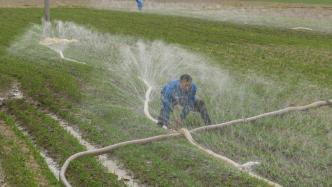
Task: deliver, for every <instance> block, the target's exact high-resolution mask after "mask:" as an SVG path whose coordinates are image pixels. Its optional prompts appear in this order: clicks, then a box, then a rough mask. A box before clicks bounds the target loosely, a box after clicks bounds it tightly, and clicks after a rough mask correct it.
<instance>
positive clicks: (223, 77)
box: [9, 21, 331, 183]
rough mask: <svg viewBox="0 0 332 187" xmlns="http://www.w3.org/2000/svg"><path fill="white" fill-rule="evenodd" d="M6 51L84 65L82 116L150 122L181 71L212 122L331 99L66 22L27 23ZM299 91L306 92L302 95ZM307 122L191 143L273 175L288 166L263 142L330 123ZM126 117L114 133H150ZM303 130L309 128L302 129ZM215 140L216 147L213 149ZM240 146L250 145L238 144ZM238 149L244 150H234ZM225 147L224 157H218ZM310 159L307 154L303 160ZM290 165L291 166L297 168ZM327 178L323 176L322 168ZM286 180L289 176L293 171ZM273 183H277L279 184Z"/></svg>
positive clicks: (294, 119)
mask: <svg viewBox="0 0 332 187" xmlns="http://www.w3.org/2000/svg"><path fill="white" fill-rule="evenodd" d="M47 41H52V42H47ZM69 41H71V42H69ZM40 44H42V45H40ZM50 49H51V50H50ZM9 51H10V52H11V53H13V54H15V55H18V56H19V55H23V56H24V57H25V58H26V59H32V60H35V59H47V61H45V63H47V62H49V61H50V62H59V60H61V61H63V62H64V63H76V62H75V61H77V62H85V64H80V65H82V66H90V67H93V73H92V77H91V79H93V80H94V82H93V83H94V84H93V85H89V86H87V87H84V88H83V90H82V91H83V93H84V95H85V99H84V100H83V101H82V103H81V106H80V107H81V108H82V111H84V112H87V113H90V114H91V113H95V114H97V115H98V116H100V115H105V116H107V115H108V114H109V113H108V112H109V110H110V108H114V107H116V108H121V109H123V110H125V111H130V113H132V114H135V115H137V116H145V115H146V116H147V117H148V118H149V119H150V120H151V121H153V122H156V120H155V119H156V117H157V116H158V115H159V110H160V91H161V88H162V86H163V85H165V84H166V83H167V82H168V81H170V80H173V79H178V78H179V76H180V75H181V74H183V73H188V74H190V75H191V76H192V77H193V81H194V82H195V83H196V85H197V86H198V96H199V97H200V98H201V99H203V100H204V101H205V103H206V105H207V108H208V110H209V112H210V115H211V118H212V120H213V123H220V122H222V121H228V120H232V119H237V118H242V117H246V116H252V115H256V114H259V113H264V112H266V111H273V110H275V109H276V108H281V107H282V106H287V105H290V104H291V103H294V102H295V103H302V102H303V101H307V100H316V99H314V98H317V96H318V97H322V98H324V97H326V96H328V95H330V94H331V91H329V90H327V89H326V90H322V89H321V88H319V87H315V86H314V85H310V86H308V85H309V84H310V83H309V84H308V82H306V81H305V80H304V81H303V82H299V83H298V84H296V85H291V86H287V85H284V84H279V83H276V82H274V81H272V80H267V79H264V78H262V77H259V76H257V75H254V74H251V75H248V76H243V77H241V78H238V79H237V78H235V77H232V76H231V75H229V73H227V72H226V71H224V70H222V69H220V68H219V67H217V66H215V65H212V63H211V61H212V60H210V59H209V58H207V57H206V56H203V55H200V54H194V53H192V52H191V51H189V50H186V49H184V48H183V47H181V46H178V45H172V44H166V43H164V42H162V41H145V40H142V39H136V38H133V37H126V36H118V35H111V34H100V33H98V32H96V31H93V30H91V29H87V28H85V27H83V26H79V25H77V24H74V23H71V22H61V21H57V22H55V23H54V25H42V26H41V25H34V26H33V27H32V28H31V29H30V30H29V31H28V32H27V33H26V34H25V35H24V36H23V37H22V38H21V39H20V40H19V41H18V42H16V43H14V44H13V45H12V46H11V48H10V49H9ZM57 51H61V53H62V54H63V55H62V56H64V57H66V58H70V59H72V60H66V59H64V58H62V57H61V53H59V52H57ZM59 54H60V55H59ZM87 84H88V83H87ZM284 93H291V94H284ZM303 93H307V94H305V95H303ZM303 103H304V102H303ZM148 111H150V112H148ZM174 115H179V112H178V111H174ZM83 116H84V115H83ZM307 116H309V117H307ZM307 116H304V115H301V114H292V115H290V116H288V117H285V118H282V119H278V120H276V119H273V120H274V121H271V120H270V119H266V120H265V121H264V123H266V124H268V125H267V126H263V125H262V128H257V127H235V128H230V129H227V128H226V129H225V130H223V131H221V132H220V131H218V132H207V133H203V134H200V135H195V136H197V137H195V139H197V140H199V142H200V143H202V144H204V146H205V147H208V148H210V149H212V150H214V151H215V152H218V153H222V154H224V155H228V156H229V157H231V158H234V159H235V160H240V161H241V162H244V161H248V160H257V162H249V163H248V165H247V166H248V167H250V166H252V165H255V164H257V163H258V161H259V162H260V163H262V164H261V166H256V169H257V170H258V172H259V173H262V174H264V173H267V171H269V167H266V166H267V165H268V166H270V165H272V168H274V169H276V168H279V167H274V166H273V164H275V165H282V167H286V168H287V167H288V165H287V166H286V165H285V164H284V162H285V159H284V157H282V156H280V155H281V153H282V150H278V151H277V153H276V154H275V155H273V156H271V155H265V154H266V152H269V151H266V150H265V149H270V148H266V146H267V147H269V146H270V147H271V146H272V147H278V144H277V145H275V144H271V143H270V142H284V141H283V140H282V138H284V139H285V140H286V141H287V140H288V138H289V137H290V136H289V135H287V134H288V133H291V134H294V133H296V132H297V131H296V128H295V127H294V126H291V124H294V123H296V124H297V123H303V122H305V124H307V125H309V124H311V123H314V124H316V123H318V124H320V125H321V126H324V128H329V127H328V123H327V121H328V120H331V119H330V118H331V116H328V115H327V113H324V112H322V113H311V114H308V115H307ZM126 118H127V119H128V120H130V124H127V123H126V124H121V126H117V128H119V129H125V130H126V133H127V134H128V136H135V137H139V136H144V135H140V134H137V133H135V132H136V131H135V129H137V128H151V127H148V126H144V125H142V124H141V123H139V121H138V119H137V118H136V117H135V116H134V115H127V116H126ZM318 121H320V122H318ZM170 123H171V124H172V123H174V117H171V120H170ZM278 123H280V124H288V126H287V128H286V129H290V131H288V130H287V133H286V132H284V130H285V129H283V128H282V127H281V126H280V125H279V126H278V125H276V127H274V126H272V127H271V126H269V125H272V124H273V125H274V124H278ZM152 124H153V123H152ZM152 124H149V125H152ZM201 124H203V122H202V121H201V119H200V117H199V115H198V114H195V113H191V114H190V115H189V116H188V118H187V120H186V121H185V123H184V124H183V125H184V126H186V127H188V128H192V127H196V126H200V125H201ZM91 125H92V124H91ZM316 126H317V125H316ZM96 128H97V129H102V130H103V131H106V132H111V131H110V130H108V129H107V127H106V126H96ZM271 128H272V130H271ZM306 128H309V127H308V126H306ZM282 129H283V130H282ZM292 129H293V130H292ZM285 131H286V130H285ZM225 133H226V134H225ZM265 134H272V135H271V136H269V139H271V138H272V140H269V141H268V142H267V145H265V144H264V145H261V144H262V142H263V141H262V139H264V138H267V137H266V136H265ZM280 137H282V138H280ZM239 138H241V141H239ZM221 141H222V142H223V144H220V142H221ZM304 141H306V142H310V143H308V144H306V145H309V147H310V148H311V146H314V145H315V146H317V145H316V144H317V142H315V141H313V142H312V141H311V140H310V139H309V138H305V139H304ZM248 142H251V144H246V143H248ZM243 144H245V146H242V145H243ZM279 144H280V143H279ZM221 145H222V146H221ZM252 146H254V147H255V149H262V150H261V152H255V151H253V150H255V149H251V148H250V147H252ZM318 147H319V146H318ZM225 149H227V150H228V151H227V152H226V151H225ZM304 149H307V148H304ZM317 151H318V150H317ZM263 153H264V154H263ZM261 155H264V156H261ZM321 156H322V158H321V159H322V160H324V159H326V158H328V156H329V154H323V155H321ZM312 158H313V157H311V156H308V158H307V159H309V160H310V159H312ZM286 160H287V159H286ZM287 163H288V161H287ZM310 164H311V166H310V167H315V163H314V162H310ZM283 165H285V166H283ZM292 166H293V167H294V168H296V167H297V165H292ZM296 171H299V170H296ZM276 172H277V173H278V172H279V174H280V175H278V176H277V178H278V180H280V181H283V180H284V179H283V178H282V176H281V173H282V172H283V170H278V169H277V170H276ZM299 172H301V171H299ZM324 172H325V171H324ZM327 173H329V172H328V169H327V170H326V174H327ZM321 174H322V173H321V172H320V175H321ZM289 175H290V176H292V175H294V173H290V174H289ZM322 175H325V174H324V173H323V174H322ZM325 176H327V175H325ZM267 177H269V176H267ZM278 180H277V182H279V181H278ZM286 180H287V179H286ZM317 180H318V179H317ZM311 182H315V181H311ZM318 182H319V180H318ZM316 183H317V181H316Z"/></svg>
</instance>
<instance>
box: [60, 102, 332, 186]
mask: <svg viewBox="0 0 332 187" xmlns="http://www.w3.org/2000/svg"><path fill="white" fill-rule="evenodd" d="M331 105H332V99H330V100H327V101H317V102H314V103H311V104H309V105H305V106H297V107H287V108H285V109H281V110H277V111H273V112H268V113H264V114H260V115H257V116H253V117H249V118H243V119H237V120H233V121H229V122H225V123H221V124H216V125H208V126H203V127H199V128H196V129H192V130H190V131H188V130H183V129H182V130H181V131H180V132H175V133H171V134H165V135H159V136H153V137H149V138H144V139H137V140H131V141H125V142H121V143H117V144H113V145H110V146H107V147H104V148H101V149H96V150H91V151H84V152H79V153H76V154H74V155H72V156H70V157H69V158H68V159H67V160H66V161H65V163H64V165H63V166H62V168H61V171H60V180H61V182H62V183H63V184H64V185H65V186H66V187H71V185H70V183H69V182H68V180H67V179H66V176H65V173H66V170H67V168H68V166H69V163H70V162H71V161H73V160H75V159H77V158H80V157H83V156H88V155H91V156H92V155H101V154H105V153H109V152H111V151H112V150H115V149H117V148H120V147H124V146H127V145H133V144H146V143H150V142H155V141H160V140H165V139H169V138H174V137H180V136H182V135H184V136H185V137H186V138H187V140H188V141H189V142H190V143H192V144H193V145H195V146H196V147H198V148H199V149H200V150H202V151H204V152H206V153H208V154H210V155H212V156H213V157H215V158H217V159H221V160H223V161H225V162H227V163H229V164H231V165H232V166H234V167H235V168H237V169H240V170H241V171H244V172H247V173H248V174H249V175H250V176H252V177H255V178H257V179H259V180H263V181H265V182H267V183H268V184H269V185H271V186H280V185H279V184H276V183H274V182H272V181H269V180H267V179H264V178H262V177H260V176H258V175H256V174H253V173H252V172H251V171H249V170H245V169H243V167H242V166H243V165H241V164H238V163H236V162H234V161H232V160H231V159H229V158H227V157H224V156H220V155H218V154H216V153H212V151H210V150H208V149H205V148H202V147H201V146H199V145H198V144H197V143H196V144H195V142H194V141H193V139H192V137H191V135H190V133H193V132H199V131H204V130H212V129H217V128H222V127H224V126H229V125H235V124H240V123H246V122H252V121H255V120H257V119H260V118H264V117H268V116H279V115H283V114H286V113H289V112H292V111H304V110H309V109H313V108H318V107H322V106H331ZM189 135H190V136H189ZM190 137H191V138H190Z"/></svg>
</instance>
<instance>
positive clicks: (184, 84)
mask: <svg viewBox="0 0 332 187" xmlns="http://www.w3.org/2000/svg"><path fill="white" fill-rule="evenodd" d="M191 82H192V78H191V76H190V75H188V74H183V75H181V77H180V87H181V90H183V91H186V92H187V91H189V90H190V89H191Z"/></svg>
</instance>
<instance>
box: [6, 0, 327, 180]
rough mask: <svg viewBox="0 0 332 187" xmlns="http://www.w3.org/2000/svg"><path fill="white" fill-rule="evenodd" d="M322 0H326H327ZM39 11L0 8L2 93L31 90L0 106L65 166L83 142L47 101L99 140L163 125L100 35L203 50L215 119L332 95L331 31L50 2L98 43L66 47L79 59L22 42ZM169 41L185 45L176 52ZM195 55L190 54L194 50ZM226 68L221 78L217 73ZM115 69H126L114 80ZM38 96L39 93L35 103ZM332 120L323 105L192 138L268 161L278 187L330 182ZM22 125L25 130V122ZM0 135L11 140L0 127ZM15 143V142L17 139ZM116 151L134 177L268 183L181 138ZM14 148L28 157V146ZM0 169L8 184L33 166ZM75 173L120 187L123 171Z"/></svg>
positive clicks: (76, 166)
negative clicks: (145, 107)
mask: <svg viewBox="0 0 332 187" xmlns="http://www.w3.org/2000/svg"><path fill="white" fill-rule="evenodd" d="M287 2H289V1H287ZM301 2H303V1H301ZM306 2H307V1H306ZM308 3H311V1H308ZM315 3H330V2H329V1H328V0H326V1H323V0H322V1H319V2H318V1H317V2H316V1H315ZM42 13H43V10H42V9H39V8H24V9H23V8H0V25H1V29H0V96H1V94H2V93H5V91H6V90H9V89H10V85H11V84H12V83H13V81H18V82H19V83H20V85H21V89H22V90H23V92H24V95H25V97H26V98H24V99H20V100H10V101H6V102H5V104H4V106H2V107H1V108H2V112H1V113H0V119H1V120H2V121H4V124H8V125H10V126H11V128H14V126H15V125H14V123H18V124H20V125H21V126H23V127H24V129H26V130H27V131H28V132H29V134H30V136H31V137H32V138H33V140H34V143H35V144H36V148H34V147H33V146H32V145H30V144H31V143H29V147H30V148H29V149H31V150H33V151H35V152H36V150H35V149H43V150H47V152H48V153H49V155H50V156H51V157H52V158H53V159H54V160H55V161H56V162H58V163H59V165H60V166H61V165H62V164H63V163H64V161H65V159H66V158H68V157H69V156H70V155H72V154H74V153H76V152H79V151H82V150H84V148H83V146H82V145H80V144H79V142H78V141H77V140H76V139H75V138H73V137H72V136H70V134H68V133H67V132H66V131H65V130H64V129H62V128H61V127H60V126H58V124H57V122H56V121H54V120H53V119H51V118H50V117H49V116H48V115H47V114H46V113H45V110H48V111H52V112H53V113H55V114H57V115H58V116H60V117H61V118H63V119H65V120H66V121H68V122H69V123H70V125H72V126H73V127H75V128H78V129H79V130H80V132H81V133H82V136H83V137H84V138H85V139H86V140H88V141H89V142H92V143H93V144H96V145H99V146H107V145H110V144H114V143H118V142H122V141H127V140H133V139H137V138H145V137H149V136H154V135H159V134H164V133H166V132H165V131H164V130H163V129H161V128H159V127H158V126H157V125H155V124H154V123H153V122H151V121H150V120H149V119H147V118H146V117H145V116H144V114H143V112H142V111H141V110H142V108H140V107H139V106H136V105H139V104H142V103H141V101H140V100H139V98H138V99H137V98H133V96H132V95H131V94H130V93H127V92H126V93H125V92H123V90H125V91H126V90H128V88H127V87H130V85H131V84H134V83H136V82H137V81H138V79H137V78H136V79H125V78H127V77H128V75H127V74H129V73H131V71H128V72H126V71H124V72H121V73H122V74H117V73H109V71H108V70H106V68H105V67H104V66H102V65H101V64H98V63H99V60H105V59H104V58H102V57H101V56H100V55H99V54H108V53H109V54H113V53H115V50H116V49H115V48H112V47H110V48H106V49H105V51H102V52H100V51H101V50H104V48H102V47H103V46H99V44H103V45H105V46H107V42H108V41H110V42H114V43H116V42H118V43H116V44H119V45H121V44H125V45H128V44H132V43H134V44H135V43H136V42H137V43H138V44H137V46H140V45H145V46H147V47H146V48H145V50H149V49H150V47H151V46H159V47H160V46H161V47H160V48H161V49H165V51H162V50H161V51H160V53H158V54H160V55H162V54H163V53H166V52H167V50H171V52H169V51H168V52H169V53H167V54H171V53H176V55H180V56H181V54H182V52H186V54H187V53H188V54H195V55H199V56H202V59H207V60H206V62H204V63H203V62H202V64H204V67H205V66H208V67H209V68H210V69H208V70H211V74H212V73H216V75H209V72H205V73H206V74H204V75H206V76H207V77H206V78H205V79H204V78H200V79H199V78H198V76H197V80H198V79H199V80H205V81H206V84H207V85H212V86H204V82H202V81H198V84H199V85H198V87H199V88H200V87H201V88H202V89H201V90H200V89H198V93H200V94H201V95H200V96H202V97H203V98H204V99H205V100H206V103H207V106H208V108H209V110H210V111H211V117H212V120H213V122H214V123H221V122H226V121H230V120H233V119H238V118H242V117H249V116H253V115H257V114H260V113H264V112H269V111H273V110H278V109H281V108H284V107H287V106H290V105H304V104H309V103H311V102H314V101H317V100H327V99H331V97H332V45H331V44H332V35H330V34H323V33H318V32H306V31H292V30H286V29H276V28H268V27H259V26H244V25H237V24H231V23H224V22H216V21H206V20H200V19H193V18H184V17H177V16H165V15H157V14H142V13H137V12H136V13H135V12H121V11H111V10H96V9H88V8H53V9H52V20H54V21H55V20H60V21H62V23H68V22H70V23H72V24H75V27H74V26H72V27H74V28H77V30H79V33H80V34H82V35H83V33H85V34H86V33H88V34H90V35H88V36H90V37H91V38H92V36H93V37H96V40H98V41H100V43H97V44H93V45H92V47H91V46H88V47H86V46H83V47H82V48H79V49H82V50H78V49H75V48H68V49H67V51H65V52H67V53H65V55H67V54H68V55H72V56H70V57H77V59H80V60H82V61H84V62H87V64H80V63H73V62H70V61H66V60H64V59H61V58H60V57H58V56H57V54H56V53H55V52H54V51H52V50H50V49H48V48H46V47H44V48H43V47H41V46H40V45H38V43H35V44H31V43H27V42H25V39H26V40H27V41H30V40H31V41H33V40H34V38H29V37H28V38H25V39H24V36H26V33H29V31H31V30H33V31H34V29H35V30H37V31H38V32H41V31H40V30H41V26H40V25H41V15H42ZM36 25H37V26H36ZM64 25H65V24H64ZM68 27H69V26H68ZM81 27H82V28H84V29H82V28H81ZM64 28H65V26H64ZM59 30H60V31H61V29H59ZM86 30H88V31H86ZM37 31H36V33H38V32H37ZM60 31H59V32H60ZM95 33H96V34H95ZM28 36H30V35H28ZM33 37H34V35H33ZM80 37H82V36H80ZM84 37H85V36H84ZM84 37H82V38H83V39H84ZM22 38H23V39H22ZM37 38H38V37H37ZM87 38H89V37H87ZM105 38H106V39H105ZM108 38H110V39H109V40H108ZM83 39H82V40H83ZM85 39H86V38H85ZM104 39H105V40H104ZM87 40H88V39H87ZM22 41H23V42H22ZM105 41H106V42H105ZM154 41H162V44H159V43H157V44H151V46H150V43H149V42H154ZM142 43H143V44H142ZM134 44H133V45H134ZM13 46H14V47H13ZM20 46H22V47H21V48H20ZM165 46H166V47H165ZM174 46H176V47H174ZM173 48H175V49H177V50H174V51H172V49H173ZM179 49H181V50H179ZM83 50H85V51H83ZM35 51H37V52H38V53H36V52H35ZM94 51H95V52H94ZM94 53H95V55H94ZM116 55H117V54H115V57H118V56H116ZM188 56H189V57H186V56H184V57H183V58H185V59H192V58H194V57H192V56H190V55H188ZM107 57H112V59H111V60H109V59H107V60H109V61H116V58H115V57H114V59H113V56H107ZM119 58H120V57H119ZM165 58H166V60H165V61H162V62H164V63H167V61H171V60H172V58H171V57H169V59H167V55H165ZM105 61H106V60H105ZM198 61H199V60H198ZM175 63H176V62H175ZM187 63H188V64H189V63H190V62H187ZM161 64H162V63H161ZM166 65H167V64H165V66H166ZM110 68H111V69H112V68H113V69H115V68H117V66H116V65H112V66H110ZM212 69H213V70H212ZM182 70H183V71H185V68H184V69H181V71H182ZM201 71H203V70H201ZM133 72H134V71H133ZM220 72H222V73H221V74H222V75H223V76H219V74H218V75H217V73H220ZM157 76H158V75H157ZM160 76H162V75H160ZM119 77H120V78H122V77H125V78H124V79H119V80H117V78H119ZM129 77H130V76H129ZM220 77H227V78H225V80H226V81H225V84H222V86H221V88H220V90H221V91H222V93H216V92H217V91H219V89H215V88H216V87H213V84H215V83H218V81H221V80H214V79H217V78H220ZM161 79H162V78H161ZM163 79H164V78H163ZM194 80H195V77H194ZM125 81H127V82H125ZM138 85H142V84H138ZM142 87H143V86H142ZM161 87H162V85H158V86H157V89H156V90H155V93H154V94H155V95H154V96H155V98H154V100H153V101H152V108H153V110H154V113H153V114H154V115H156V114H157V112H155V111H158V110H159V107H160V106H159V98H158V97H159V95H158V94H159V89H160V88H161ZM209 88H211V89H210V90H209ZM214 89H215V90H214ZM143 96H144V95H143ZM143 96H142V97H143ZM216 98H218V99H216ZM30 100H34V101H37V102H38V103H39V105H37V106H36V105H34V104H33V103H31V102H30ZM216 103H217V104H218V106H215V104H216ZM331 120H332V109H331V108H329V107H324V108H320V109H315V110H312V111H305V112H295V113H291V114H289V115H288V114H286V115H284V116H282V117H270V118H266V119H262V120H258V121H257V122H253V123H248V124H240V125H238V126H234V127H232V126H229V127H226V128H223V129H221V130H216V131H211V132H204V133H195V134H193V137H194V138H195V139H196V140H197V142H198V143H200V144H201V145H204V146H205V147H207V148H209V149H211V150H213V151H214V152H216V153H219V154H222V155H225V156H227V157H229V158H231V159H233V160H235V161H237V162H239V163H245V162H247V161H259V162H260V163H261V164H260V165H258V166H256V167H255V168H254V171H255V172H256V173H257V174H259V175H260V176H263V177H265V178H267V179H269V180H272V181H274V182H277V183H279V184H281V185H282V186H331V185H332V169H331V168H332V167H331V166H332V125H331V123H330V121H331ZM198 121H199V120H198V119H197V115H191V116H189V118H188V119H187V120H186V121H185V123H184V124H183V125H184V126H185V127H187V128H194V127H198V126H200V123H198ZM16 131H17V132H16ZM15 132H16V133H17V134H18V133H19V131H18V130H15ZM20 136H22V135H20ZM22 137H23V136H22ZM2 139H4V137H3V136H1V134H0V140H2ZM22 139H24V138H22ZM7 144H9V143H8V142H5V141H1V143H0V151H1V153H0V156H2V155H5V157H4V159H3V157H1V158H0V163H1V162H2V160H4V161H7V160H9V161H10V159H13V160H15V159H16V158H14V157H11V156H10V155H9V154H4V153H3V152H4V151H3V150H5V148H4V147H5V146H6V145H7ZM13 147H14V148H15V150H16V149H18V148H17V146H16V145H14V146H13ZM35 152H34V153H33V154H32V155H35V156H34V157H36V160H38V163H39V164H40V167H42V168H44V170H42V172H41V173H42V174H43V176H44V178H45V180H46V181H48V184H50V185H53V186H57V185H60V183H59V182H56V181H55V179H54V178H53V176H51V174H50V173H49V171H47V170H46V169H45V167H46V166H45V163H43V161H42V159H41V158H39V157H38V155H37V153H35ZM112 155H113V156H115V157H116V158H117V159H118V160H120V161H121V163H123V165H124V167H125V168H127V169H129V170H131V171H132V172H133V173H134V176H135V178H137V179H138V180H139V181H141V182H142V183H144V184H147V185H149V186H267V184H265V183H264V182H262V181H259V180H257V179H254V178H252V177H250V176H249V175H247V174H246V173H244V172H239V171H237V170H236V169H234V168H232V167H231V166H229V165H227V164H225V163H223V162H221V161H219V160H216V159H214V158H212V157H210V156H208V155H206V154H204V153H203V152H200V151H199V150H197V149H196V148H195V147H192V146H191V145H190V144H189V143H188V142H186V141H185V140H184V139H181V138H178V139H172V140H167V141H162V142H156V143H151V144H146V145H139V146H128V147H124V148H120V149H118V150H116V151H114V152H112ZM17 157H18V159H20V157H21V155H18V156H17ZM12 162H13V163H14V164H15V166H17V168H18V169H20V168H24V167H25V166H24V163H23V162H20V161H17V159H16V160H15V161H12ZM0 166H2V167H3V170H4V173H5V174H6V175H8V177H7V182H8V183H9V184H11V185H12V186H16V185H17V181H15V177H13V176H15V175H21V176H22V177H19V181H23V182H24V181H26V180H28V179H29V178H33V177H34V176H35V175H36V174H35V173H34V172H33V171H29V169H27V168H25V169H23V170H20V171H19V172H17V171H15V170H13V169H12V168H10V167H9V166H8V164H7V165H4V164H1V165H0ZM13 167H14V166H13ZM23 176H27V178H24V177H23ZM67 176H68V178H69V181H70V182H71V183H72V184H73V185H74V186H123V185H124V184H123V182H121V181H117V180H116V176H115V175H113V174H110V173H107V172H105V169H104V168H102V166H101V165H100V163H99V162H97V161H96V159H94V158H84V159H79V160H77V161H75V162H73V163H72V164H71V165H70V168H69V170H68V172H67ZM35 178H36V177H35ZM36 183H38V181H32V182H29V183H27V185H29V186H36Z"/></svg>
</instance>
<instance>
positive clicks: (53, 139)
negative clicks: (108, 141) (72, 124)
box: [6, 100, 123, 186]
mask: <svg viewBox="0 0 332 187" xmlns="http://www.w3.org/2000/svg"><path fill="white" fill-rule="evenodd" d="M6 106H7V107H8V110H9V111H8V112H9V113H10V114H11V115H14V116H15V117H16V120H17V121H19V122H20V123H22V126H23V128H25V129H26V130H27V132H28V133H29V134H30V135H31V136H32V137H33V139H34V141H35V143H36V145H37V146H38V147H41V148H42V149H44V150H47V151H48V154H49V155H50V156H51V157H52V158H53V159H54V160H55V161H56V162H57V163H60V165H62V164H63V163H64V162H65V160H66V159H67V158H68V157H69V156H71V155H72V154H74V153H77V152H81V151H84V150H85V149H84V148H83V146H82V145H80V143H79V142H78V140H76V139H75V138H74V137H72V136H71V135H70V134H69V133H67V132H66V131H65V130H64V129H63V128H62V127H60V126H59V124H57V122H56V121H54V120H53V119H52V118H51V117H49V116H46V115H45V114H43V113H42V112H40V111H38V110H37V109H36V108H35V107H33V106H31V105H30V104H29V103H26V102H24V101H23V100H17V101H8V102H7V103H6ZM67 176H68V179H69V180H70V181H71V183H72V184H73V185H75V186H123V183H121V182H118V181H117V178H116V176H114V175H113V174H108V173H106V172H105V171H104V169H103V168H102V166H101V165H100V163H98V162H97V161H96V160H95V159H93V158H85V159H81V160H78V161H75V162H73V164H72V166H71V167H70V169H69V171H68V175H67Z"/></svg>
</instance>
